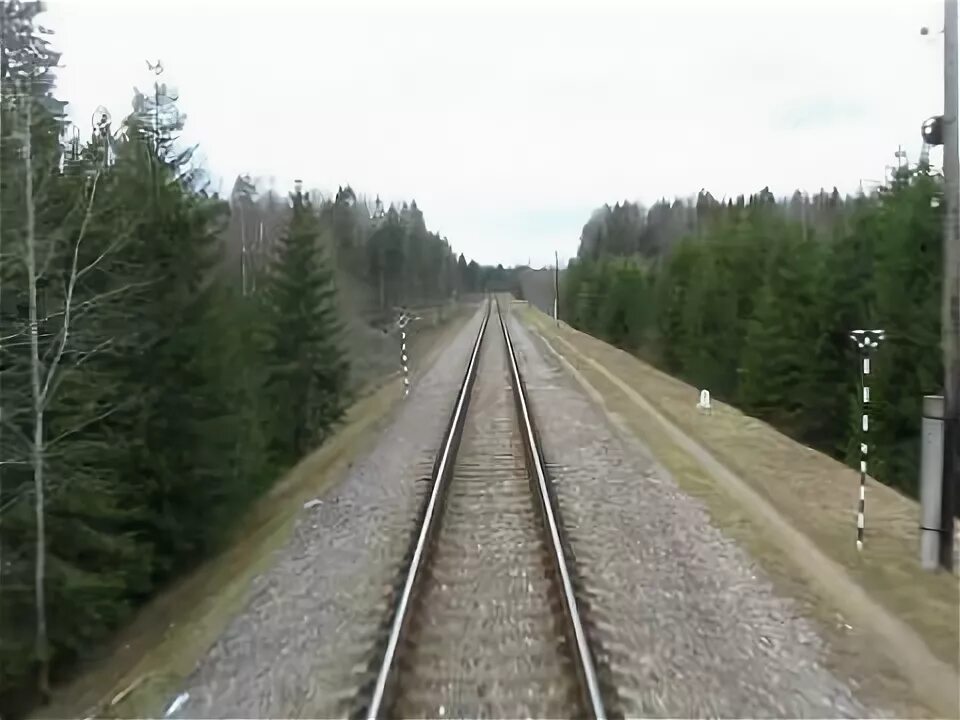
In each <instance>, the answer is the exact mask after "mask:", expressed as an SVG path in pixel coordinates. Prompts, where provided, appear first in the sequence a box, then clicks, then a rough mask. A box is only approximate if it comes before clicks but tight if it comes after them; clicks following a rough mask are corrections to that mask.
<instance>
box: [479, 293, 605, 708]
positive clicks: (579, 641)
mask: <svg viewBox="0 0 960 720" xmlns="http://www.w3.org/2000/svg"><path fill="white" fill-rule="evenodd" d="M497 317H498V318H499V319H500V328H501V329H502V330H503V339H504V341H505V342H506V345H507V357H508V359H509V361H510V371H511V375H512V378H513V387H514V392H515V393H516V397H517V400H518V405H519V407H520V422H521V425H522V428H521V429H522V430H523V435H524V442H525V444H526V446H527V447H526V449H527V452H528V454H529V457H530V462H531V464H532V465H533V468H534V470H535V472H536V476H537V477H536V479H537V489H538V491H539V496H540V498H539V499H540V504H541V508H542V510H543V518H544V524H545V526H546V529H547V531H548V534H549V535H550V542H551V545H552V550H553V558H554V561H555V563H556V566H557V567H556V569H557V572H558V575H559V577H560V584H561V587H562V590H563V603H564V608H565V609H566V614H567V619H568V620H569V622H570V629H571V631H572V633H573V639H574V645H575V646H576V658H575V662H576V663H577V665H578V669H579V671H580V679H581V683H582V686H583V693H584V699H585V700H586V701H587V706H588V707H589V708H590V710H591V712H592V714H593V716H594V717H595V718H597V720H603V719H604V718H605V717H606V711H605V710H604V707H603V697H602V696H601V693H600V682H599V680H598V678H597V671H596V666H595V664H594V661H593V653H591V651H590V646H589V643H588V641H587V635H586V632H585V631H584V629H583V622H582V621H581V619H580V611H579V609H578V607H577V598H576V595H575V594H574V591H573V583H572V582H571V580H570V571H569V568H568V567H567V560H566V555H565V553H564V551H563V543H562V542H561V540H560V526H559V523H558V522H557V514H556V512H555V510H554V507H553V503H552V501H551V498H550V494H549V492H548V489H547V476H546V472H545V470H544V467H543V458H542V457H541V455H540V448H539V446H538V444H537V439H536V434H535V433H534V430H533V422H532V420H531V417H530V406H529V403H528V402H527V393H526V389H525V388H524V385H523V382H522V380H521V378H520V369H519V366H518V365H517V356H516V353H515V351H514V348H513V342H512V341H511V340H510V332H509V331H508V330H507V324H506V323H505V322H504V320H503V314H502V313H501V312H500V302H499V301H497Z"/></svg>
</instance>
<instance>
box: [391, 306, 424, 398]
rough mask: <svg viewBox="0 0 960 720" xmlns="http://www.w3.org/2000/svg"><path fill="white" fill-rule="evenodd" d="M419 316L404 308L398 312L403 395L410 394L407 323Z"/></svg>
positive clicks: (417, 318)
mask: <svg viewBox="0 0 960 720" xmlns="http://www.w3.org/2000/svg"><path fill="white" fill-rule="evenodd" d="M419 319H420V318H419V317H418V316H416V315H410V314H409V313H408V312H407V311H406V310H403V311H402V312H401V313H400V316H399V317H398V318H397V322H396V326H397V328H398V329H399V330H400V367H401V368H402V369H403V396H404V397H407V395H409V394H410V362H409V361H410V357H409V356H408V355H407V325H409V324H410V323H411V322H413V321H414V320H419Z"/></svg>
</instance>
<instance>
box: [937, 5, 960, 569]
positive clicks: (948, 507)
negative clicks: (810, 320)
mask: <svg viewBox="0 0 960 720" xmlns="http://www.w3.org/2000/svg"><path fill="white" fill-rule="evenodd" d="M943 71H944V72H943V199H944V208H943V307H942V315H941V323H942V331H941V332H942V335H943V371H944V399H945V400H946V406H947V407H946V417H947V427H946V442H944V457H943V460H944V462H943V503H942V506H941V514H942V524H941V528H942V536H941V543H940V565H941V567H943V568H944V569H947V570H951V571H952V570H953V524H954V521H953V518H954V515H955V514H956V510H957V508H956V502H957V495H958V492H960V487H958V485H960V482H958V478H960V457H958V446H960V422H958V419H960V224H958V220H960V218H958V207H957V206H958V203H960V159H958V154H957V152H958V141H957V89H958V81H960V77H958V74H957V0H945V2H944V25H943Z"/></svg>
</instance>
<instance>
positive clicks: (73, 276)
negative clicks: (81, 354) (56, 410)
mask: <svg viewBox="0 0 960 720" xmlns="http://www.w3.org/2000/svg"><path fill="white" fill-rule="evenodd" d="M99 181H100V171H99V170H97V174H96V175H95V176H94V178H93V189H92V190H91V191H90V200H89V202H88V203H87V211H86V213H85V214H84V216H83V222H81V223H80V232H79V234H78V235H77V242H76V243H75V244H74V246H73V263H72V264H71V267H70V283H69V284H68V286H67V298H66V304H65V305H64V308H63V331H62V334H61V336H60V345H59V347H58V348H57V354H56V355H55V356H54V358H53V361H52V362H51V363H50V366H49V367H48V368H47V377H46V378H45V379H44V382H43V390H42V391H41V392H40V397H39V398H38V404H39V405H40V406H41V407H45V406H46V404H47V401H48V393H49V391H50V383H51V382H52V381H53V376H54V375H55V374H56V372H57V367H58V366H59V365H60V358H62V357H63V350H64V348H65V347H66V345H67V339H68V338H69V336H70V312H71V310H72V308H71V305H72V304H73V291H74V289H75V288H76V286H77V263H78V261H79V257H80V243H82V242H83V236H84V234H85V233H86V232H87V223H89V222H90V215H91V214H92V212H93V199H94V198H95V197H96V195H97V183H98V182H99Z"/></svg>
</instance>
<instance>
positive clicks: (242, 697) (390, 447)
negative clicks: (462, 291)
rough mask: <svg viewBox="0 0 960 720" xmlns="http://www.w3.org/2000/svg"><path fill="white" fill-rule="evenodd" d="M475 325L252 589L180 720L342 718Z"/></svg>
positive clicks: (205, 663)
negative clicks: (203, 719) (215, 719)
mask: <svg viewBox="0 0 960 720" xmlns="http://www.w3.org/2000/svg"><path fill="white" fill-rule="evenodd" d="M479 322H480V314H479V313H478V314H476V315H475V316H474V317H473V319H471V320H470V321H469V322H468V323H466V324H465V326H464V327H463V329H462V330H461V331H460V332H459V334H458V335H457V336H456V338H455V339H454V340H453V342H452V343H451V344H450V345H449V346H448V348H447V349H446V350H445V351H444V352H443V354H442V355H441V356H440V358H439V359H438V360H437V362H436V364H435V365H434V366H433V367H432V368H431V369H430V370H429V371H428V372H427V373H426V374H425V375H424V376H423V377H421V378H420V379H419V381H418V382H417V383H416V384H415V385H414V388H413V391H412V392H411V394H410V397H409V398H407V399H406V400H405V401H404V403H403V405H402V406H401V407H400V408H399V409H398V411H397V413H396V416H395V418H394V419H393V421H392V422H391V423H390V425H389V426H388V427H387V428H386V429H385V430H384V432H383V433H382V435H381V436H380V438H379V440H378V441H377V443H376V445H375V446H374V447H373V448H372V449H371V450H370V451H369V453H368V454H366V455H365V456H362V457H361V458H360V459H359V460H358V461H357V462H355V463H354V465H353V467H352V468H351V470H350V472H349V474H348V475H347V477H346V479H345V480H344V481H343V483H342V484H340V485H338V486H337V487H336V488H333V489H332V490H331V492H330V493H328V494H327V495H325V496H323V497H322V498H320V499H321V501H322V502H321V504H320V505H319V506H317V507H315V508H313V509H311V510H306V511H304V512H303V513H302V515H301V517H300V518H299V520H298V522H297V526H296V529H295V530H294V535H293V539H292V541H291V542H290V543H289V545H288V546H287V547H286V548H285V549H284V550H283V552H282V554H281V556H280V557H279V558H278V559H277V562H276V563H275V565H274V566H273V567H272V568H271V569H270V571H269V572H267V573H266V574H264V575H262V576H260V577H258V578H257V579H256V581H255V582H254V586H253V592H252V597H251V599H250V601H249V603H248V605H247V606H246V608H245V609H244V611H243V612H242V613H241V614H239V615H238V616H237V617H236V618H235V619H234V620H233V621H232V622H231V623H230V625H229V627H228V628H227V630H226V632H225V633H224V634H223V635H222V636H221V638H220V639H219V640H218V641H217V642H216V644H214V646H213V647H212V648H211V649H210V652H209V653H208V654H207V656H206V657H205V658H204V659H203V660H202V661H201V662H200V664H199V666H198V667H197V669H196V671H195V672H194V673H193V674H192V675H191V676H190V678H189V679H188V681H187V683H186V688H185V690H186V691H187V692H189V694H190V699H189V702H188V705H187V706H185V707H184V708H183V710H182V712H181V713H180V714H179V716H180V717H192V718H200V717H203V718H206V717H218V718H227V717H229V718H255V717H256V718H265V717H274V718H276V717H287V718H292V717H342V716H345V715H347V714H348V713H349V712H350V709H351V704H352V702H353V699H354V697H355V696H356V694H357V692H358V691H359V690H360V688H361V687H363V686H364V684H365V683H367V682H369V675H370V670H369V659H370V655H371V651H372V649H373V648H374V647H375V646H376V643H377V640H378V636H379V633H380V627H381V624H382V621H383V618H384V617H385V615H386V613H387V609H388V607H389V605H390V603H391V600H392V595H393V582H394V579H395V578H396V576H397V575H398V572H399V569H400V566H401V564H402V562H403V558H404V555H405V553H406V550H407V546H408V544H409V540H410V537H411V535H412V533H413V532H414V529H415V521H416V517H417V512H418V509H419V507H420V504H421V502H422V498H423V494H424V492H425V490H426V487H427V483H426V482H425V480H426V479H428V478H429V476H430V472H431V469H432V466H433V462H434V458H435V456H436V453H437V449H438V447H437V446H438V445H439V443H440V439H441V435H442V431H443V428H444V426H445V424H446V422H447V420H448V419H449V416H450V412H451V410H452V405H453V401H454V399H455V397H456V390H457V388H458V386H459V383H460V381H461V380H462V377H463V371H464V368H465V367H466V361H467V357H468V355H469V352H470V351H471V350H472V343H473V340H474V339H475V337H476V333H477V330H478V328H479Z"/></svg>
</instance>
